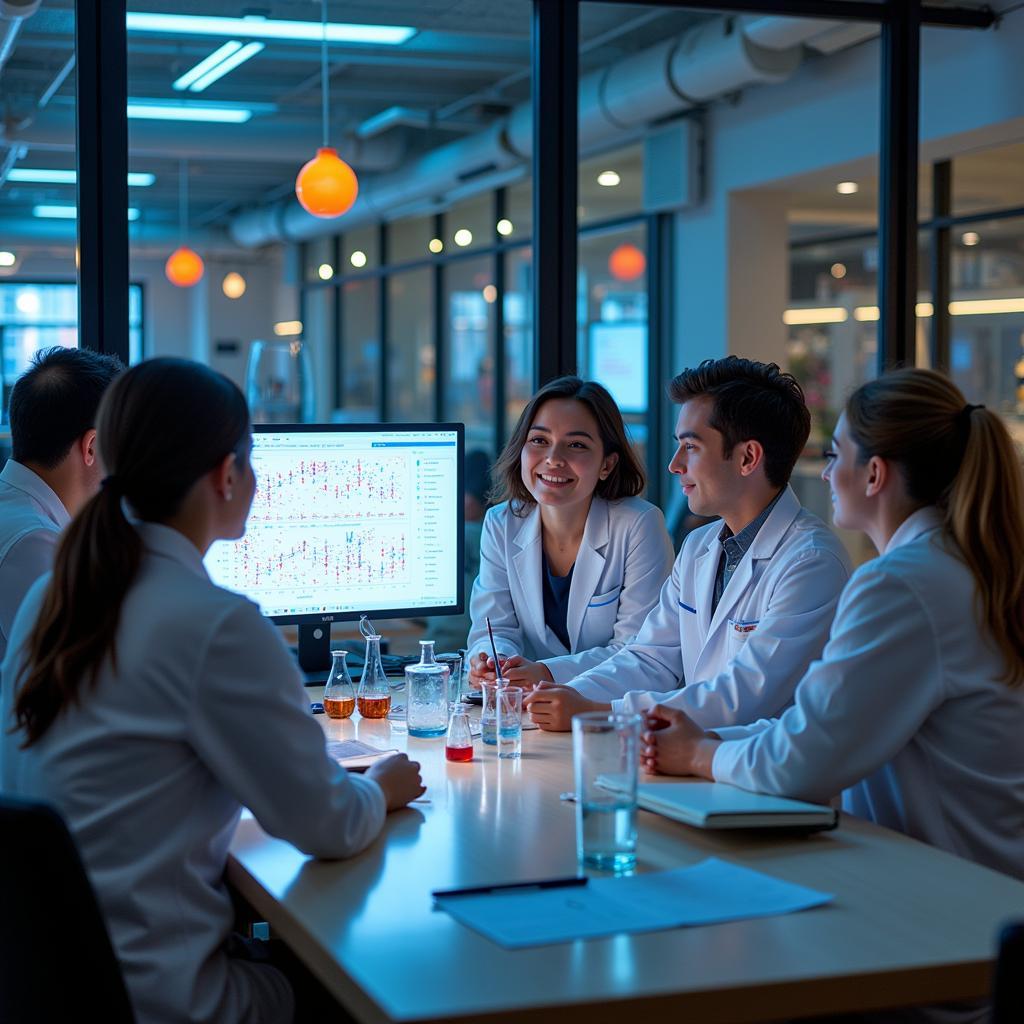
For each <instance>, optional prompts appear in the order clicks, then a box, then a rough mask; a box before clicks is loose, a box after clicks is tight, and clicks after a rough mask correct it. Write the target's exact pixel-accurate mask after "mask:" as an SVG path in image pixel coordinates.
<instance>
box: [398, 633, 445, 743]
mask: <svg viewBox="0 0 1024 1024" xmlns="http://www.w3.org/2000/svg"><path fill="white" fill-rule="evenodd" d="M448 676H449V671H448V666H447V665H442V664H440V662H438V660H437V659H436V658H435V657H434V641H433V640H421V641H420V660H419V661H418V662H417V663H416V664H415V665H409V666H408V667H407V668H406V670H405V702H406V703H405V720H406V722H407V723H408V726H409V735H410V736H419V737H429V736H443V735H444V734H445V732H446V731H447V728H448Z"/></svg>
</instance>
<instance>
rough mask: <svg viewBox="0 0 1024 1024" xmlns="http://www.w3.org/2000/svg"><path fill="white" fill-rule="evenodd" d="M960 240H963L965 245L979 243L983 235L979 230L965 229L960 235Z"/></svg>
mask: <svg viewBox="0 0 1024 1024" xmlns="http://www.w3.org/2000/svg"><path fill="white" fill-rule="evenodd" d="M960 241H961V242H963V243H964V245H977V244H978V243H979V242H980V241H981V235H979V234H978V232H977V231H965V232H964V233H963V234H962V235H961V236H960Z"/></svg>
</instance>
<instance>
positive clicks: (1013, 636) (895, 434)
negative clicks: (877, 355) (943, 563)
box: [846, 370, 1024, 687]
mask: <svg viewBox="0 0 1024 1024" xmlns="http://www.w3.org/2000/svg"><path fill="white" fill-rule="evenodd" d="M846 418H847V422H848V424H849V428H850V433H851V435H852V437H853V439H854V441H855V442H856V444H857V447H858V448H859V449H860V453H861V457H862V458H864V459H867V458H870V457H871V456H873V455H878V456H880V457H882V458H885V459H888V460H890V461H891V462H894V463H895V464H896V465H897V466H898V467H899V469H900V471H901V473H902V474H903V478H904V482H905V484H906V488H907V493H908V495H909V496H910V498H911V499H912V500H913V501H914V502H916V503H917V504H918V505H920V506H924V505H936V506H937V507H938V508H939V509H940V510H941V511H942V513H943V516H944V518H945V527H946V531H947V533H948V535H949V537H950V538H951V539H952V540H953V541H954V542H955V545H956V551H957V554H958V555H959V557H960V558H962V560H963V562H964V564H965V565H966V566H967V567H968V568H969V569H970V571H971V575H972V576H973V577H974V583H975V592H976V595H977V607H976V614H977V616H978V622H979V625H980V627H981V628H982V629H983V630H985V632H986V633H987V634H988V636H989V637H990V638H991V639H992V642H993V643H994V644H995V645H996V647H997V648H998V649H999V651H1000V652H1001V653H1002V655H1003V658H1004V660H1005V662H1006V671H1005V673H1004V675H1003V677H1002V681H1003V682H1005V683H1006V684H1007V685H1008V686H1014V687H1016V686H1021V685H1022V684H1024V482H1022V478H1021V465H1020V460H1019V459H1018V457H1017V453H1016V451H1015V450H1014V446H1013V441H1012V440H1011V439H1010V435H1009V432H1008V431H1007V429H1006V426H1005V425H1004V424H1003V422H1002V420H1001V419H1000V418H999V417H998V416H996V415H995V414H994V413H992V412H990V411H989V410H987V409H985V408H984V407H983V406H972V405H968V404H967V403H966V402H965V400H964V396H963V395H962V394H961V392H960V389H959V388H957V386H956V385H955V384H953V383H952V381H950V380H949V379H948V378H946V377H944V376H942V375H941V374H939V373H936V372H934V371H933V370H896V371H894V372H892V373H888V374H886V375H884V376H882V377H879V378H878V379H877V380H873V381H869V382H868V383H867V384H864V385H862V386H861V387H860V388H858V389H857V390H856V391H855V392H854V393H853V395H851V396H850V400H849V402H848V403H847V406H846Z"/></svg>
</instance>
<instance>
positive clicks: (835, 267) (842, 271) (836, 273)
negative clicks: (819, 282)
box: [830, 263, 846, 281]
mask: <svg viewBox="0 0 1024 1024" xmlns="http://www.w3.org/2000/svg"><path fill="white" fill-rule="evenodd" d="M830 272H831V274H832V276H833V277H834V278H835V279H836V280H837V281H841V280H842V279H843V278H844V277H846V264H845V263H833V264H832V268H831V271H830Z"/></svg>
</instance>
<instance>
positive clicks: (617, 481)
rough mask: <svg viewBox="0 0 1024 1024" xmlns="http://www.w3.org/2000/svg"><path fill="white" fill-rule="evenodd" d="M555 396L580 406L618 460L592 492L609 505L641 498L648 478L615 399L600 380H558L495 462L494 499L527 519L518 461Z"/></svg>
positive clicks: (533, 403)
mask: <svg viewBox="0 0 1024 1024" xmlns="http://www.w3.org/2000/svg"><path fill="white" fill-rule="evenodd" d="M557 398H572V399H574V400H575V401H577V402H582V403H583V404H584V405H585V406H586V407H587V409H588V410H589V411H590V414H591V415H592V416H593V417H594V419H595V421H596V422H597V429H598V432H599V433H600V435H601V445H602V447H603V449H604V455H605V457H607V456H609V455H612V454H615V455H618V457H619V458H618V461H617V462H616V463H615V468H614V469H613V470H612V471H611V472H610V473H609V474H608V476H607V477H606V478H605V479H604V480H599V481H598V483H597V487H596V488H595V489H594V493H595V494H597V495H598V496H599V497H601V498H605V499H606V500H607V501H617V500H618V499H619V498H630V497H633V496H634V495H637V494H641V493H642V492H643V489H644V487H646V486H647V474H646V473H645V472H644V467H643V465H642V464H641V462H640V460H639V459H638V458H637V455H636V452H635V451H634V450H633V446H632V445H631V444H630V443H629V438H628V437H627V436H626V425H625V424H624V423H623V422H622V413H621V412H619V407H618V406H617V405H616V404H615V399H614V398H612V396H611V395H610V394H608V392H607V391H606V390H605V389H604V388H603V387H601V385H600V384H598V383H597V382H596V381H593V380H582V379H581V378H579V377H559V378H558V379H557V380H553V381H551V382H550V383H548V384H545V385H544V387H542V388H541V389H540V391H538V392H537V393H536V394H535V395H534V396H533V398H531V399H530V401H529V402H528V403H527V405H526V408H525V409H523V411H522V414H521V415H520V417H519V421H518V422H517V423H516V426H515V429H514V430H513V431H512V436H511V437H510V438H509V442H508V444H507V445H505V450H504V451H503V452H502V453H501V455H500V456H499V457H498V461H497V462H496V463H495V464H494V470H493V473H492V476H493V479H494V486H493V487H492V489H491V494H490V498H491V501H492V502H499V501H507V502H508V503H509V507H510V508H511V509H512V513H513V514H514V515H517V516H524V515H526V514H527V512H528V510H529V508H530V506H531V505H533V504H535V502H534V498H533V495H532V494H531V493H530V492H529V491H528V490H527V488H526V484H524V483H523V476H522V470H521V468H520V457H521V455H522V451H523V446H524V445H525V444H526V438H527V436H528V435H529V433H530V427H531V426H532V425H533V421H534V420H535V419H536V418H537V412H538V411H539V410H540V408H541V406H542V405H544V403H545V402H550V401H551V400H552V399H557Z"/></svg>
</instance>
